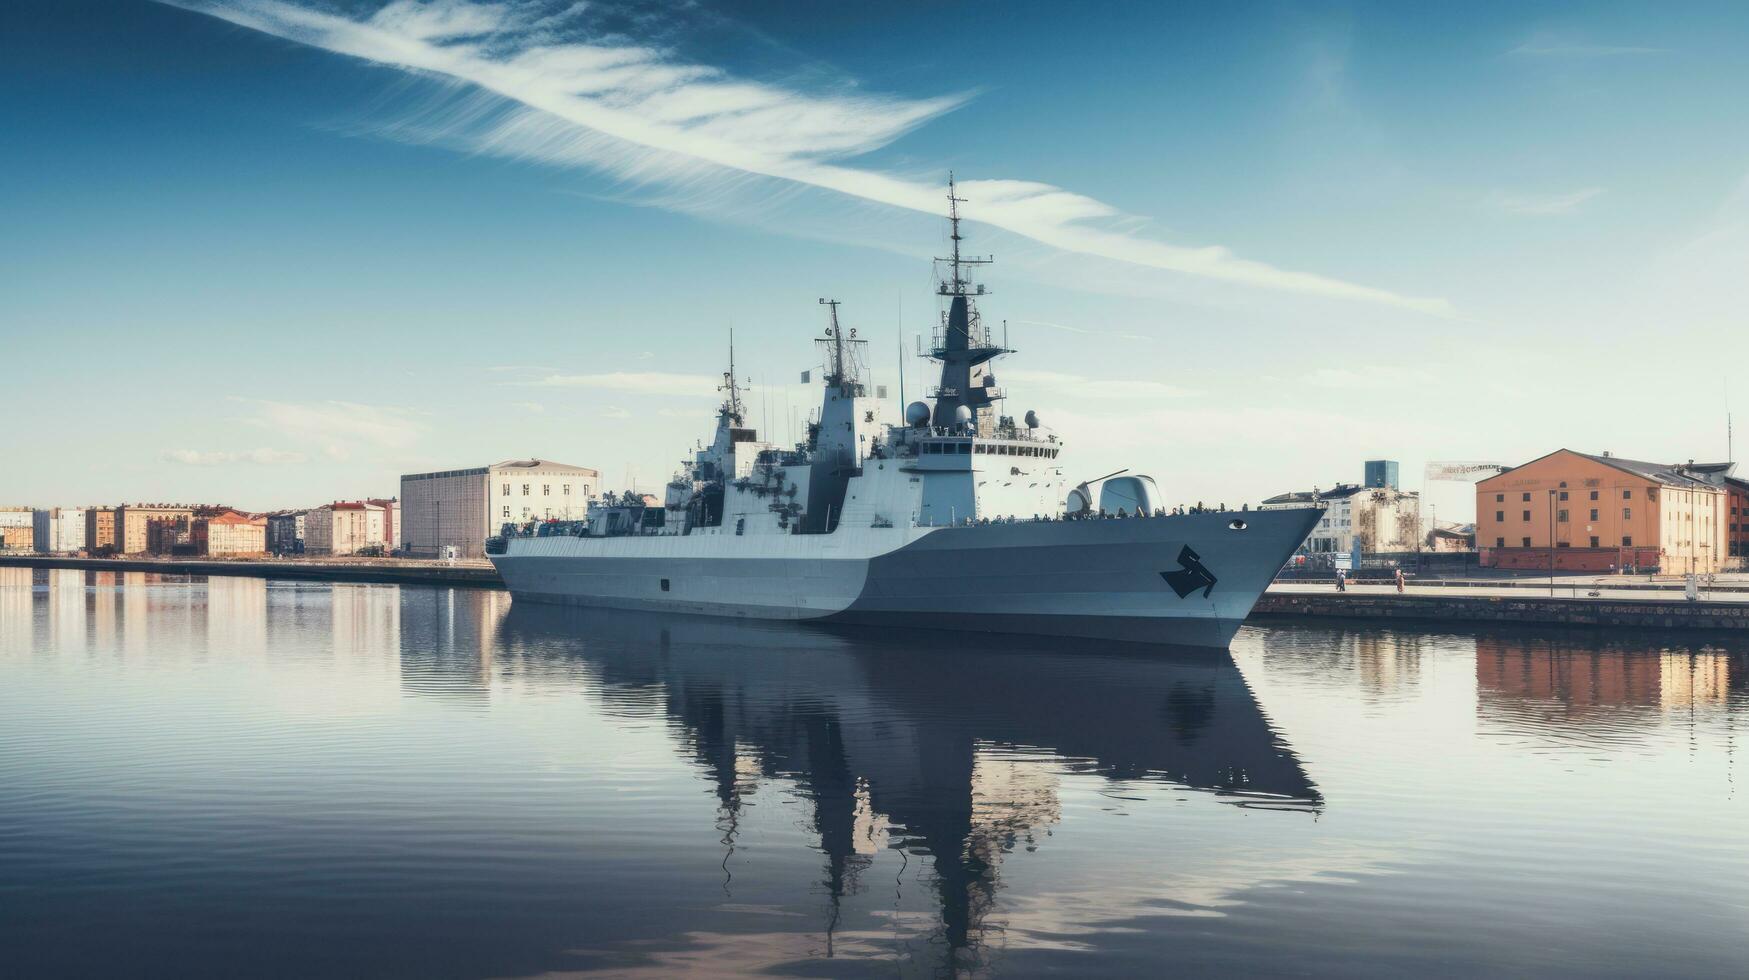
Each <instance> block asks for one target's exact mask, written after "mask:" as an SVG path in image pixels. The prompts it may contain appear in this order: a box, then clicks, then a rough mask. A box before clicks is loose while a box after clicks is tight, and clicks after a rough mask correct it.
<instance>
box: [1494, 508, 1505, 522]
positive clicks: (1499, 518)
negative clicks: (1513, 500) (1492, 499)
mask: <svg viewBox="0 0 1749 980" xmlns="http://www.w3.org/2000/svg"><path fill="white" fill-rule="evenodd" d="M1494 519H1495V520H1497V521H1504V520H1506V512H1505V511H1503V510H1497V511H1495V512H1494Z"/></svg>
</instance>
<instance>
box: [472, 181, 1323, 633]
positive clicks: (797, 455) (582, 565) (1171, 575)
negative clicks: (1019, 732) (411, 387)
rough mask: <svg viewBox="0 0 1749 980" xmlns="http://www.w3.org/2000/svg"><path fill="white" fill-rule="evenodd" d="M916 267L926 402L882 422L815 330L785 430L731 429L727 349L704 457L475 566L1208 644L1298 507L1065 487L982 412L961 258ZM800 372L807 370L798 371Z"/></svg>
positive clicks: (675, 606)
mask: <svg viewBox="0 0 1749 980" xmlns="http://www.w3.org/2000/svg"><path fill="white" fill-rule="evenodd" d="M963 203H966V202H965V200H964V199H963V198H960V197H958V196H957V195H956V193H955V190H954V185H953V184H952V182H951V180H950V182H949V189H948V221H949V225H950V230H951V238H950V240H951V242H952V250H951V254H950V255H949V256H946V257H944V258H940V259H937V260H936V268H937V276H936V279H937V290H936V292H937V295H938V297H939V299H940V301H941V305H942V307H943V308H942V309H941V311H940V318H939V320H938V322H937V323H936V324H935V326H934V329H933V330H932V337H931V340H932V344H931V348H930V350H929V352H928V354H929V356H930V357H931V358H932V359H933V360H934V361H935V362H937V363H938V364H939V365H940V377H939V379H938V383H937V384H936V385H935V386H934V387H933V388H931V389H930V390H929V391H928V399H927V400H922V401H915V402H912V403H910V404H909V405H907V406H905V409H904V414H903V416H902V417H901V418H899V419H892V418H891V414H890V407H889V402H888V401H887V399H886V398H885V397H884V392H881V391H879V390H877V391H875V392H871V391H869V389H868V386H867V385H866V384H865V383H864V378H865V376H866V374H867V369H866V357H867V355H866V346H867V342H866V340H864V339H862V338H858V337H857V336H856V331H855V330H851V329H846V328H845V327H843V326H842V325H841V324H840V323H839V318H838V304H837V303H836V302H835V301H832V300H825V299H822V300H821V301H820V302H821V303H822V304H824V305H825V306H826V308H827V310H828V324H827V326H826V328H825V331H824V334H823V335H822V336H821V337H819V338H817V343H818V345H819V347H820V348H821V351H822V353H823V355H824V365H825V368H824V372H823V375H824V376H823V377H822V378H821V379H820V382H821V384H822V390H821V402H820V407H819V410H818V414H817V416H816V417H815V418H814V419H813V420H811V421H810V422H809V424H808V428H807V434H806V438H805V440H803V441H800V442H798V443H796V444H794V445H787V446H784V445H777V444H774V443H772V442H769V441H765V440H762V439H761V438H760V434H759V432H758V431H757V430H756V429H754V428H752V427H750V426H749V425H748V424H747V413H746V411H745V407H744V405H743V403H742V399H741V389H740V387H739V384H738V382H737V380H736V377H735V372H734V367H733V355H732V354H731V361H730V367H729V370H728V371H727V372H725V373H724V375H723V383H722V391H723V401H722V404H721V406H720V407H719V408H718V410H717V416H716V428H715V432H714V433H713V434H712V437H711V441H710V442H709V444H708V445H705V446H703V447H702V448H700V449H698V450H697V451H696V452H695V453H694V454H693V455H692V456H691V458H689V459H687V460H686V461H685V462H684V463H683V464H682V466H681V468H680V471H679V472H678V473H677V474H676V475H675V477H674V479H673V480H672V481H670V482H669V483H668V485H667V487H666V492H665V496H664V497H663V498H662V499H661V500H660V501H650V500H645V499H643V498H640V497H634V496H631V495H626V496H624V497H619V498H613V497H609V498H606V499H603V500H602V501H599V502H597V503H596V504H595V505H593V506H592V507H591V508H590V513H589V519H588V520H587V521H586V522H582V523H581V524H578V525H565V526H562V527H558V528H554V527H546V526H539V527H535V528H533V529H529V530H524V529H516V528H511V527H507V528H506V529H505V531H506V533H504V534H502V535H500V536H498V537H495V538H493V539H492V540H491V541H489V542H488V543H487V554H488V556H489V557H490V558H491V560H492V563H493V564H494V565H495V566H496V567H497V569H498V572H499V574H500V575H501V576H502V577H503V579H504V582H505V584H506V585H507V586H508V587H509V589H510V592H511V594H512V596H513V597H514V598H515V599H516V600H517V601H534V602H559V603H568V604H576V605H585V606H600V607H609V608H619V609H642V610H661V611H665V612H679V613H695V614H700V615H709V616H726V617H736V618H750V619H767V620H817V621H825V622H832V623H853V624H869V625H900V626H905V627H914V628H930V629H961V630H978V631H990V632H1004V633H1031V634H1042V635H1053V636H1073V637H1086V638H1093V639H1108V640H1125V641H1141V642H1150V643H1163V644H1174V645H1184V646H1201V647H1219V648H1224V647H1226V646H1227V644H1228V643H1229V642H1230V641H1231V640H1232V638H1233V635H1234V633H1235V632H1236V631H1237V630H1238V628H1239V624H1240V623H1241V622H1243V621H1244V619H1245V617H1246V616H1247V615H1248V614H1249V613H1250V612H1251V608H1252V606H1253V605H1254V604H1255V603H1256V601H1257V598H1258V596H1260V595H1261V594H1262V592H1263V590H1264V589H1265V588H1266V587H1267V586H1268V585H1269V582H1270V581H1271V580H1272V579H1273V578H1274V576H1275V573H1276V572H1277V571H1278V570H1279V569H1280V568H1281V566H1282V564H1283V563H1284V562H1285V561H1287V559H1288V558H1289V556H1290V555H1292V553H1293V551H1294V549H1295V548H1296V547H1298V546H1299V544H1300V542H1301V541H1303V540H1305V537H1306V534H1307V533H1308V532H1309V531H1310V530H1311V527H1312V525H1313V524H1315V523H1316V521H1317V520H1318V517H1319V514H1320V512H1319V511H1317V510H1275V511H1245V512H1231V511H1216V512H1208V511H1202V512H1195V513H1171V514H1169V513H1167V511H1166V510H1165V508H1164V506H1163V502H1162V501H1161V500H1160V499H1159V491H1158V489H1157V487H1156V485H1155V483H1154V481H1153V480H1152V479H1151V478H1149V477H1147V476H1142V475H1133V474H1128V473H1127V471H1120V472H1119V473H1117V474H1108V475H1106V476H1104V477H1101V478H1097V479H1090V480H1082V481H1079V482H1071V480H1070V478H1069V477H1067V476H1065V466H1066V465H1067V460H1066V459H1065V457H1064V456H1063V455H1062V454H1063V452H1064V451H1065V450H1066V448H1067V447H1066V445H1065V443H1064V441H1063V440H1062V439H1061V438H1060V437H1059V436H1058V435H1057V433H1056V432H1054V431H1053V430H1051V429H1050V428H1049V427H1047V426H1045V425H1044V424H1043V423H1042V421H1041V419H1040V417H1039V415H1038V413H1036V412H1033V411H1028V412H1026V413H1024V415H1023V416H1021V417H1020V418H1019V419H1016V418H1015V417H1014V416H1012V415H1006V414H1003V411H1002V408H1003V404H1004V402H1005V400H1006V392H1005V391H1004V389H1003V388H1001V387H1000V386H999V385H998V384H997V383H996V375H995V371H994V366H995V363H996V362H997V361H998V360H999V359H1000V358H1001V357H1003V356H1005V355H1008V354H1011V353H1013V351H1012V350H1010V349H1008V348H1007V347H1006V346H1005V345H1002V344H998V343H996V342H995V340H994V338H993V337H992V336H991V331H990V330H989V328H988V327H987V326H986V324H985V322H984V319H983V317H982V316H981V315H980V313H979V311H978V308H977V302H978V300H979V299H981V298H982V297H984V296H985V295H986V292H987V291H986V289H985V287H984V286H983V285H982V284H980V283H977V282H976V281H975V279H974V273H975V272H976V271H977V270H978V269H979V268H980V267H981V266H984V265H986V264H988V263H989V262H990V261H991V259H990V258H989V257H987V256H968V255H964V254H962V252H961V242H962V240H963V239H962V236H961V229H960V222H961V217H960V205H961V204H963ZM809 380H811V377H810V378H809Z"/></svg>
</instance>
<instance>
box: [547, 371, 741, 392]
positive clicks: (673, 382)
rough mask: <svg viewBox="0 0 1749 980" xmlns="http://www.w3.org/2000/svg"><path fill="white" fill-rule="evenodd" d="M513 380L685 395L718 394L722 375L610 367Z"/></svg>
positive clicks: (553, 385) (565, 386) (559, 385)
mask: <svg viewBox="0 0 1749 980" xmlns="http://www.w3.org/2000/svg"><path fill="white" fill-rule="evenodd" d="M513 383H514V384H521V385H534V386H537V387H542V388H599V389H602V390H605V391H627V392H632V393H634V394H639V395H669V396H674V397H683V398H684V397H710V396H714V395H715V394H716V393H717V385H718V383H719V379H717V378H715V377H711V376H709V375H703V374H670V373H667V372H664V371H610V372H607V373H604V374H549V375H546V376H545V377H541V378H531V379H530V380H528V381H518V382H513Z"/></svg>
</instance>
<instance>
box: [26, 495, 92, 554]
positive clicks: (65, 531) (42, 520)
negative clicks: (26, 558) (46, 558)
mask: <svg viewBox="0 0 1749 980" xmlns="http://www.w3.org/2000/svg"><path fill="white" fill-rule="evenodd" d="M32 518H33V520H34V522H35V525H36V526H35V528H34V529H33V530H34V536H35V539H36V550H37V551H38V552H40V553H42V554H45V555H63V554H69V553H71V552H75V551H82V550H84V548H85V510H84V508H82V507H51V508H49V509H48V510H39V511H36V512H35V513H34V514H32Z"/></svg>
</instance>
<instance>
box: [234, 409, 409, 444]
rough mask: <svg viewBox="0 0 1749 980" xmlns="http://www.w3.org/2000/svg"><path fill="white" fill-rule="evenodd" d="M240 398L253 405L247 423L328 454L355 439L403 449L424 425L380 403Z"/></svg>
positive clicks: (405, 413)
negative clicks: (321, 448)
mask: <svg viewBox="0 0 1749 980" xmlns="http://www.w3.org/2000/svg"><path fill="white" fill-rule="evenodd" d="M239 400H240V401H243V402H245V403H247V404H250V405H253V406H254V407H255V410H256V415H255V416H254V417H253V418H250V419H247V420H246V421H247V422H248V423H249V424H251V425H255V426H258V427H261V428H266V429H271V430H273V431H275V432H277V433H279V434H280V435H282V436H284V437H285V438H287V439H292V440H296V441H299V442H309V443H321V444H323V445H324V446H326V447H327V448H326V449H325V450H324V451H325V452H327V453H328V454H329V455H330V456H335V455H336V454H337V452H338V453H340V454H344V447H345V446H346V445H347V444H348V443H355V442H362V443H368V444H370V445H373V446H377V447H381V448H385V449H404V448H406V447H407V446H410V445H412V444H413V443H414V442H415V441H417V440H418V438H419V436H420V435H421V434H422V433H423V432H424V429H425V427H424V426H423V425H422V424H421V423H419V422H418V421H417V420H416V419H415V418H414V417H413V414H412V413H411V412H409V411H406V410H405V409H399V408H391V407H388V406H383V405H364V404H360V403H358V402H345V401H324V402H276V401H265V400H260V399H239ZM337 458H338V457H337Z"/></svg>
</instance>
